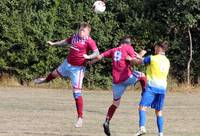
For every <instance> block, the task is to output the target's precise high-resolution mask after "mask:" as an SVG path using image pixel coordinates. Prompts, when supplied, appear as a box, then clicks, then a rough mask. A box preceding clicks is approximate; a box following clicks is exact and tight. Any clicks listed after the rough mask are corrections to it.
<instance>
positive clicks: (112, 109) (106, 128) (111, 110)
mask: <svg viewBox="0 0 200 136" xmlns="http://www.w3.org/2000/svg"><path fill="white" fill-rule="evenodd" d="M119 104H120V99H118V100H113V103H112V105H111V106H110V107H109V109H108V112H107V116H106V120H105V122H104V123H103V128H104V133H105V134H106V135H107V136H110V135H111V133H110V127H109V125H110V120H111V119H112V117H113V115H114V113H115V111H116V109H117V108H118V107H119Z"/></svg>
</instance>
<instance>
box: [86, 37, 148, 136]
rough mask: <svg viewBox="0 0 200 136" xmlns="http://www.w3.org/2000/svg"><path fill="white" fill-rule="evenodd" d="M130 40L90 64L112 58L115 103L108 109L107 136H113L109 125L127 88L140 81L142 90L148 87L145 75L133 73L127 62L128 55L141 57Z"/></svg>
mask: <svg viewBox="0 0 200 136" xmlns="http://www.w3.org/2000/svg"><path fill="white" fill-rule="evenodd" d="M130 40H131V39H130V37H125V38H123V40H122V41H121V43H120V44H119V46H118V47H116V48H113V49H109V50H107V51H105V52H103V53H102V54H101V55H99V56H98V57H97V58H96V59H94V60H92V61H91V62H90V64H93V63H95V62H97V61H98V60H101V59H102V58H112V77H113V84H112V90H113V103H112V104H111V106H110V107H109V109H108V112H107V116H106V120H105V122H104V124H103V128H104V133H105V134H106V135H107V136H110V135H111V133H110V129H109V123H110V120H111V119H112V117H113V115H114V113H115V111H116V109H117V108H118V106H119V104H120V99H121V96H122V95H123V93H124V91H125V90H126V88H127V87H128V86H130V85H135V83H136V82H137V81H140V83H141V86H142V90H144V89H145V86H146V77H145V75H144V74H143V73H142V72H139V71H132V70H131V64H130V62H129V61H127V60H126V57H127V56H128V55H129V56H131V57H132V58H135V57H140V56H139V55H138V54H137V53H136V52H135V51H134V49H133V47H132V46H131V41H130ZM142 53H143V55H144V54H145V52H144V51H143V52H142ZM141 55H142V54H141ZM143 55H142V56H143Z"/></svg>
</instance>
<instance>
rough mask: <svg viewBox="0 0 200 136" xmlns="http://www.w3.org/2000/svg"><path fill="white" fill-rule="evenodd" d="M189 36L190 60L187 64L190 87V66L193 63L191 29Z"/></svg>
mask: <svg viewBox="0 0 200 136" xmlns="http://www.w3.org/2000/svg"><path fill="white" fill-rule="evenodd" d="M188 34H189V40H190V58H189V60H188V64H187V84H188V85H189V84H190V64H191V61H192V35H191V32H190V28H189V27H188Z"/></svg>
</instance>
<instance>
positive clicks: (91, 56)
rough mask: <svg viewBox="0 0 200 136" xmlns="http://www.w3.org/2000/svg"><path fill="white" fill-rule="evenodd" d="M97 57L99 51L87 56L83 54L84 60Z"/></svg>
mask: <svg viewBox="0 0 200 136" xmlns="http://www.w3.org/2000/svg"><path fill="white" fill-rule="evenodd" d="M98 55H99V50H96V51H94V52H93V53H92V54H90V55H87V54H83V57H84V58H85V59H94V58H96V57H97V56H98Z"/></svg>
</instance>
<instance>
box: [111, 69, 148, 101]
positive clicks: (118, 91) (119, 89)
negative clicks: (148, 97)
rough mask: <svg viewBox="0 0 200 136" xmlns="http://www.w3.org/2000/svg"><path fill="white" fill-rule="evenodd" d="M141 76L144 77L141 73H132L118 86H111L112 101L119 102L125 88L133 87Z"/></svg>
mask: <svg viewBox="0 0 200 136" xmlns="http://www.w3.org/2000/svg"><path fill="white" fill-rule="evenodd" d="M141 76H144V74H143V73H142V72H139V71H134V72H133V74H132V75H131V76H130V77H129V78H128V79H127V80H125V81H124V82H122V83H120V84H114V83H113V84H112V90H113V99H114V100H119V99H120V98H121V96H122V95H123V93H124V91H125V90H126V88H127V87H128V86H130V85H135V84H136V82H137V81H138V79H139V78H141Z"/></svg>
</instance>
